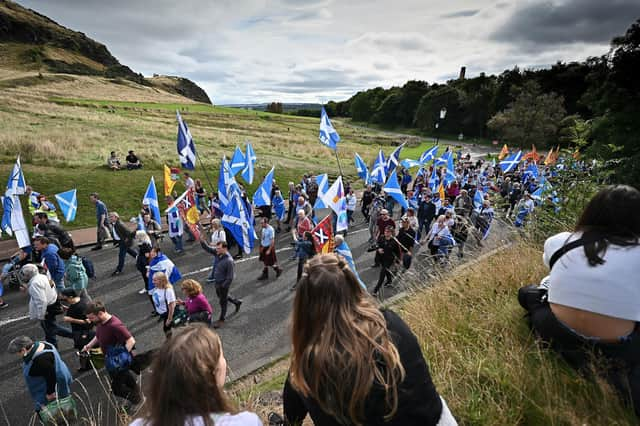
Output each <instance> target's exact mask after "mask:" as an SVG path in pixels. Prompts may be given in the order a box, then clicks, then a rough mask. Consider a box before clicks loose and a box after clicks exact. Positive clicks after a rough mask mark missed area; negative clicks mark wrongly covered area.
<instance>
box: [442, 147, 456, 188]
mask: <svg viewBox="0 0 640 426" xmlns="http://www.w3.org/2000/svg"><path fill="white" fill-rule="evenodd" d="M454 180H456V170H455V168H454V166H453V154H452V155H449V156H448V157H447V170H446V171H445V174H444V183H445V184H446V185H449V184H450V183H451V182H453V181H454Z"/></svg>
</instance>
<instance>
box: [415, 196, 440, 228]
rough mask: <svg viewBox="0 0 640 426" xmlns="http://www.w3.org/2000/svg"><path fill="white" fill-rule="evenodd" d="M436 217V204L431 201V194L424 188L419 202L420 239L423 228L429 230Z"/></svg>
mask: <svg viewBox="0 0 640 426" xmlns="http://www.w3.org/2000/svg"><path fill="white" fill-rule="evenodd" d="M434 217H436V205H435V204H434V203H433V202H432V201H431V195H429V194H428V193H427V192H426V191H425V190H423V191H422V199H421V200H420V202H419V203H418V240H420V236H421V235H422V230H423V229H424V230H426V232H429V227H430V226H431V221H432V220H433V218H434Z"/></svg>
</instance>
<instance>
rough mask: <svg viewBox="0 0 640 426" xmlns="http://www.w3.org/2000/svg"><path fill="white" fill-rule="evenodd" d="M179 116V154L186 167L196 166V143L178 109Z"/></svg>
mask: <svg viewBox="0 0 640 426" xmlns="http://www.w3.org/2000/svg"><path fill="white" fill-rule="evenodd" d="M176 117H177V118H178V156H179V157H180V164H182V167H183V168H184V169H189V170H193V169H195V168H196V145H195V143H194V142H193V137H192V136H191V132H190V131H189V128H188V127H187V123H185V122H184V121H183V120H182V117H181V116H180V112H179V111H177V110H176Z"/></svg>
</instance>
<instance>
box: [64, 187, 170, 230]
mask: <svg viewBox="0 0 640 426" xmlns="http://www.w3.org/2000/svg"><path fill="white" fill-rule="evenodd" d="M56 201H57V202H58V205H59V206H60V210H62V214H63V215H64V220H66V221H67V222H73V220H74V219H75V218H76V212H77V211H78V198H77V196H76V190H75V189H72V190H69V191H65V192H61V193H60V194H56ZM158 223H160V222H158Z"/></svg>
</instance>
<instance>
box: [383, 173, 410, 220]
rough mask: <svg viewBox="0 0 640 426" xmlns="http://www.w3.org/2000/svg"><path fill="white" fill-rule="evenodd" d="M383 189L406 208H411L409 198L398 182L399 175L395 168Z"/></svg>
mask: <svg viewBox="0 0 640 426" xmlns="http://www.w3.org/2000/svg"><path fill="white" fill-rule="evenodd" d="M382 190H383V191H384V192H386V193H387V194H388V195H389V196H391V197H392V198H393V199H394V200H396V201H397V202H398V204H400V205H401V206H402V208H403V209H405V210H406V209H408V208H409V203H407V199H406V198H405V197H404V194H403V193H402V190H401V189H400V184H398V175H397V174H396V171H395V170H394V171H392V172H391V176H389V179H387V183H386V184H385V185H384V187H383V188H382Z"/></svg>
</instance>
